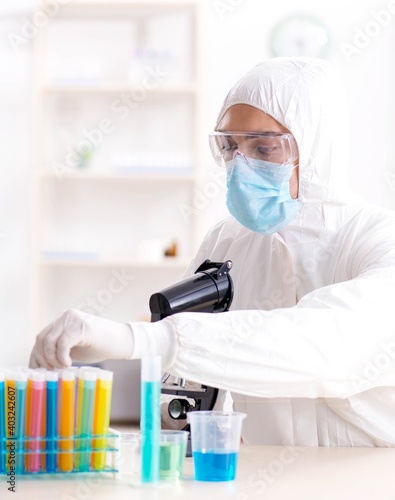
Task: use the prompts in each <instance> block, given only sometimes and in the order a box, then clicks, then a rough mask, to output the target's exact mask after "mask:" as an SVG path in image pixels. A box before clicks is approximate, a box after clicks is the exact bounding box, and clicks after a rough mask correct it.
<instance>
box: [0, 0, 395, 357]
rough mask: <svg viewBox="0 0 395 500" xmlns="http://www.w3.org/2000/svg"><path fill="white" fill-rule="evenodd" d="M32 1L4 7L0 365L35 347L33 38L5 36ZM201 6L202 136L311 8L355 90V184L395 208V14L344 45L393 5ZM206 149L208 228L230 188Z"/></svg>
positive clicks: (351, 0) (256, 0)
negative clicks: (371, 34) (243, 80)
mask: <svg viewBox="0 0 395 500" xmlns="http://www.w3.org/2000/svg"><path fill="white" fill-rule="evenodd" d="M32 3H34V2H28V1H26V2H22V0H18V2H14V1H12V0H8V1H5V0H2V5H1V8H0V62H1V69H0V131H1V136H0V145H1V146H0V148H1V149H0V153H1V161H0V233H6V234H7V238H6V240H5V243H4V246H3V250H2V253H0V256H1V257H0V259H1V260H0V262H1V264H0V318H1V319H0V328H1V330H0V331H1V333H0V334H1V335H2V340H3V343H2V348H1V350H0V366H1V365H5V364H7V365H13V364H17V363H23V364H26V363H27V361H28V352H29V346H26V345H25V342H24V339H25V332H26V331H27V328H28V298H27V297H28V285H29V269H28V260H29V245H30V237H33V238H34V228H31V227H30V226H29V203H30V200H29V192H30V190H29V175H30V168H31V164H30V160H29V151H30V147H31V144H30V137H31V130H32V127H33V126H34V122H33V121H31V116H30V109H31V102H30V83H31V75H30V69H31V68H30V60H31V55H30V49H31V43H29V44H26V46H25V47H23V48H21V49H20V50H18V51H15V50H14V49H13V48H12V47H11V45H10V41H9V39H8V36H7V35H8V33H9V32H10V31H13V30H18V29H20V26H21V23H22V22H23V21H24V19H25V18H26V17H28V16H29V15H31V12H32V11H30V13H29V12H28V11H26V10H24V9H26V6H29V5H32ZM15 4H17V5H15ZM202 4H204V18H203V33H202V38H203V40H204V52H203V56H204V57H203V64H204V68H205V71H204V80H205V87H206V104H205V119H204V127H203V130H201V134H202V135H203V136H206V135H207V134H208V133H209V132H210V130H211V129H212V127H213V125H214V122H215V118H216V114H217V112H218V111H219V108H220V106H221V103H222V101H223V98H224V96H225V94H226V92H227V91H228V89H229V88H230V86H231V85H232V84H233V83H234V82H235V81H236V80H237V79H238V78H239V77H240V76H241V75H243V73H244V72H245V71H247V70H248V69H249V68H250V67H251V66H252V65H254V64H256V63H257V62H258V61H261V60H262V59H265V58H268V57H270V55H271V54H270V51H269V48H268V41H269V37H270V33H271V31H272V29H273V26H274V25H275V24H276V23H277V22H278V21H279V20H281V19H282V18H283V17H285V16H287V15H289V14H291V13H295V12H307V13H311V14H314V15H315V16H317V17H319V18H320V19H321V20H322V21H323V22H324V23H325V24H326V25H327V26H328V28H329V29H330V31H331V33H332V50H331V54H330V59H331V61H333V63H334V64H335V65H336V67H337V68H338V70H339V71H340V73H341V75H342V77H343V79H344V82H345V85H346V90H347V94H348V102H349V111H350V125H351V159H350V186H351V187H352V188H353V189H354V190H355V191H357V192H358V193H359V194H361V195H363V196H364V197H365V198H367V199H368V200H370V201H372V202H375V203H379V204H382V205H384V206H386V207H389V208H395V200H394V191H395V182H394V183H393V184H394V186H391V183H390V182H389V180H388V177H389V179H391V173H393V172H394V173H395V141H394V140H393V137H392V134H393V131H394V130H395V113H394V110H395V109H394V108H395V96H394V92H393V89H394V88H395V60H394V57H393V53H394V47H395V30H394V27H395V14H392V15H391V17H390V23H389V26H387V27H383V28H382V29H380V30H378V33H377V36H376V37H375V38H372V39H371V40H370V41H369V43H368V44H367V47H366V48H364V49H361V51H360V53H358V54H355V55H353V56H352V57H351V60H350V61H348V60H347V58H346V57H345V55H344V54H343V52H342V50H341V44H342V43H345V42H347V43H353V39H354V37H355V34H356V29H358V28H359V29H362V30H364V29H365V26H366V25H367V23H369V22H372V21H374V19H375V18H374V15H373V14H372V12H373V13H376V12H378V11H380V10H382V9H386V10H388V6H389V5H390V3H389V1H387V0H383V1H382V0H375V1H372V0H369V1H364V2H361V1H357V0H348V1H346V0H331V2H317V1H313V0H299V1H298V2H297V4H296V3H295V2H294V1H292V0H282V1H281V2H266V1H262V0H202ZM391 5H392V4H391ZM221 7H222V11H221ZM15 11H16V14H15V15H14V14H12V13H13V12H15ZM221 12H222V15H221ZM5 13H6V14H7V15H5ZM10 13H11V14H12V16H13V17H12V16H11V17H10ZM342 119H343V117H339V120H342ZM204 141H205V139H204ZM204 143H205V142H204ZM205 155H206V156H205V157H206V163H207V169H208V172H210V174H208V175H207V180H206V184H205V186H204V187H203V189H204V188H206V192H205V193H204V192H203V193H197V194H200V195H203V198H204V199H205V203H204V204H203V207H204V208H203V212H204V217H205V228H208V227H209V225H211V223H212V222H214V221H216V220H218V219H219V218H221V217H223V216H224V215H225V214H226V209H225V205H224V193H225V184H224V183H223V181H221V180H218V175H217V170H215V169H214V170H213V162H212V160H211V158H210V156H209V151H208V148H207V147H206V149H205ZM388 173H389V174H390V175H389V176H388ZM0 252H1V250H0ZM5 346H6V347H5ZM4 347H5V348H4Z"/></svg>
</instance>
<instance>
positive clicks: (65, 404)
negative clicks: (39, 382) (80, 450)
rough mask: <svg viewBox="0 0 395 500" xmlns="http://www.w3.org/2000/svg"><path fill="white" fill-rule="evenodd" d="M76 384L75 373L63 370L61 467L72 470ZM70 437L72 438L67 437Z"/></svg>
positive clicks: (60, 405)
mask: <svg viewBox="0 0 395 500" xmlns="http://www.w3.org/2000/svg"><path fill="white" fill-rule="evenodd" d="M74 384H75V373H74V372H73V371H71V370H63V371H62V374H61V380H60V384H59V385H60V387H59V410H60V411H59V415H60V423H59V437H60V438H61V439H60V440H59V450H60V453H59V469H60V471H62V472H71V471H72V470H73V467H74V463H73V448H74V439H73V437H74ZM65 438H70V439H65Z"/></svg>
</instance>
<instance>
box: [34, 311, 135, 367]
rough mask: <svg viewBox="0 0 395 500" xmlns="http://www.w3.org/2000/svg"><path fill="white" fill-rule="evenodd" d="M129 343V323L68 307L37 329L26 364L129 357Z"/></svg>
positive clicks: (58, 364)
mask: <svg viewBox="0 0 395 500" xmlns="http://www.w3.org/2000/svg"><path fill="white" fill-rule="evenodd" d="M133 345H134V342H133V332H132V328H131V326H130V325H128V324H126V323H125V324H124V323H117V322H115V321H110V320H108V319H103V318H99V317H97V316H95V315H93V314H87V313H85V312H83V311H78V310H76V309H70V310H68V311H65V312H64V313H63V314H62V315H61V316H60V317H59V318H58V319H56V320H55V321H54V322H53V323H51V324H50V325H48V326H47V327H46V328H44V330H43V331H42V332H41V333H39V335H38V336H37V338H36V343H35V345H34V347H33V350H32V353H31V355H30V362H29V365H30V367H31V368H38V367H44V368H48V369H52V368H65V367H68V366H70V365H71V363H72V361H79V362H82V363H95V362H99V361H103V360H105V359H131V357H132V354H133Z"/></svg>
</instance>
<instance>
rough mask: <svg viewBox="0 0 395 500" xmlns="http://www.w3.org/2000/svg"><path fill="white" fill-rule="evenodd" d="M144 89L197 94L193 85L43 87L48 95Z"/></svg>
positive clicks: (170, 93) (149, 91)
mask: <svg viewBox="0 0 395 500" xmlns="http://www.w3.org/2000/svg"><path fill="white" fill-rule="evenodd" d="M142 88H144V90H146V92H147V94H162V95H166V94H168V95H174V94H194V93H195V92H196V85H195V84H193V83H191V84H188V83H185V84H179V85H176V84H174V85H160V84H158V86H157V87H155V88H146V87H144V85H138V84H135V83H131V84H128V83H116V82H108V83H101V82H97V84H96V83H92V82H86V84H84V82H83V81H81V82H79V83H78V84H76V83H70V84H67V83H62V84H60V83H59V84H56V83H47V84H45V85H44V87H43V91H44V92H47V93H75V94H77V93H89V94H91V93H97V94H105V93H108V94H117V93H123V92H130V93H131V92H133V91H141V89H142Z"/></svg>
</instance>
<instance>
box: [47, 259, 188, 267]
mask: <svg viewBox="0 0 395 500" xmlns="http://www.w3.org/2000/svg"><path fill="white" fill-rule="evenodd" d="M189 263H190V259H184V258H179V257H164V258H163V259H162V260H137V259H133V260H132V259H113V258H99V259H97V260H88V259H78V260H77V259H75V260H73V259H71V258H70V259H44V258H42V259H41V260H40V265H41V266H45V267H129V268H140V269H147V268H148V269H186V268H187V267H188V265H189Z"/></svg>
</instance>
